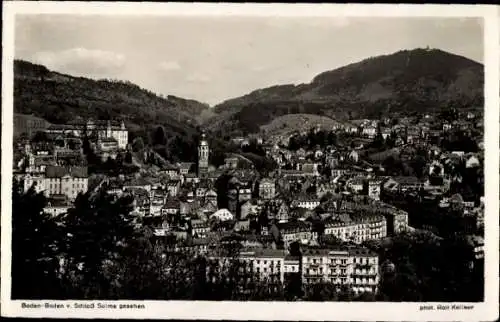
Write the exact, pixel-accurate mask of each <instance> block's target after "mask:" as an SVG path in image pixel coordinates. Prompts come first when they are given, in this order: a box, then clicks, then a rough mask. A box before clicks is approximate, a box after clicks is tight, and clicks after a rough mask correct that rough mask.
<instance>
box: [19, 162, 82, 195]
mask: <svg viewBox="0 0 500 322" xmlns="http://www.w3.org/2000/svg"><path fill="white" fill-rule="evenodd" d="M32 186H34V188H35V191H36V192H43V193H44V194H45V195H46V196H51V195H65V196H67V197H68V198H69V199H71V200H74V199H75V198H76V196H77V195H78V194H79V193H85V192H87V189H88V173H87V167H62V166H53V165H49V166H47V167H46V168H45V173H42V174H34V175H31V174H29V173H28V174H26V175H25V176H24V191H28V189H30V188H31V187H32Z"/></svg>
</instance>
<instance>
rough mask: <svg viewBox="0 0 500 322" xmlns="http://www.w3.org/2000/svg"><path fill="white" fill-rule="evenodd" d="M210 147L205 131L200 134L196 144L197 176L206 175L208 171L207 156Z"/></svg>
mask: <svg viewBox="0 0 500 322" xmlns="http://www.w3.org/2000/svg"><path fill="white" fill-rule="evenodd" d="M209 153H210V148H209V146H208V141H207V139H206V137H205V133H202V134H201V140H200V144H199V145H198V177H206V176H207V173H208V156H209Z"/></svg>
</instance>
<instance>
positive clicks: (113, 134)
mask: <svg viewBox="0 0 500 322" xmlns="http://www.w3.org/2000/svg"><path fill="white" fill-rule="evenodd" d="M46 132H47V133H51V134H62V135H72V136H76V137H83V136H85V135H88V136H90V137H92V136H95V137H96V138H97V139H101V140H103V139H114V140H116V142H118V148H119V149H126V148H127V144H128V130H127V128H126V127H125V123H124V122H123V121H122V122H121V123H116V122H112V121H93V120H89V121H87V123H80V122H75V123H72V124H52V125H50V126H49V127H47V129H46Z"/></svg>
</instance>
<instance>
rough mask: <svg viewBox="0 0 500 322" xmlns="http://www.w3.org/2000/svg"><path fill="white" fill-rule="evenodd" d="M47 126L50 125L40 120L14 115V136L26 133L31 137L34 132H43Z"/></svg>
mask: <svg viewBox="0 0 500 322" xmlns="http://www.w3.org/2000/svg"><path fill="white" fill-rule="evenodd" d="M49 125H50V123H49V122H47V121H45V120H44V119H42V118H39V117H36V116H33V115H26V114H18V113H14V135H18V134H22V133H26V134H27V135H28V136H31V135H33V134H35V133H36V132H39V131H45V129H46V128H47V127H48V126H49Z"/></svg>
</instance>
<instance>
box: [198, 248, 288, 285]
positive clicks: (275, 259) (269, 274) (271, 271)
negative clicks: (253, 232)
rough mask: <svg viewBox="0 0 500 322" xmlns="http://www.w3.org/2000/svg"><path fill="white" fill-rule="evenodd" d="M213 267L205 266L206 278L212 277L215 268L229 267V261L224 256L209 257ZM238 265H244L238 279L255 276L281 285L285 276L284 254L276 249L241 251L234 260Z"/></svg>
mask: <svg viewBox="0 0 500 322" xmlns="http://www.w3.org/2000/svg"><path fill="white" fill-rule="evenodd" d="M209 258H210V259H211V261H212V263H215V267H214V266H211V265H208V266H207V276H213V272H214V271H216V270H217V268H219V269H220V268H221V267H223V266H225V265H229V264H230V262H231V260H232V259H230V258H227V257H225V256H210V257H209ZM234 260H237V261H238V262H239V263H241V264H244V265H242V267H244V268H245V269H242V270H240V271H239V274H240V277H243V278H244V277H246V276H248V277H250V276H254V274H256V275H257V276H258V277H259V278H260V279H262V280H266V281H267V282H269V283H271V284H272V283H276V284H279V283H283V281H284V275H285V252H284V251H283V250H277V249H268V248H260V249H243V250H241V251H240V253H239V254H238V255H237V256H236V258H234Z"/></svg>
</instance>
